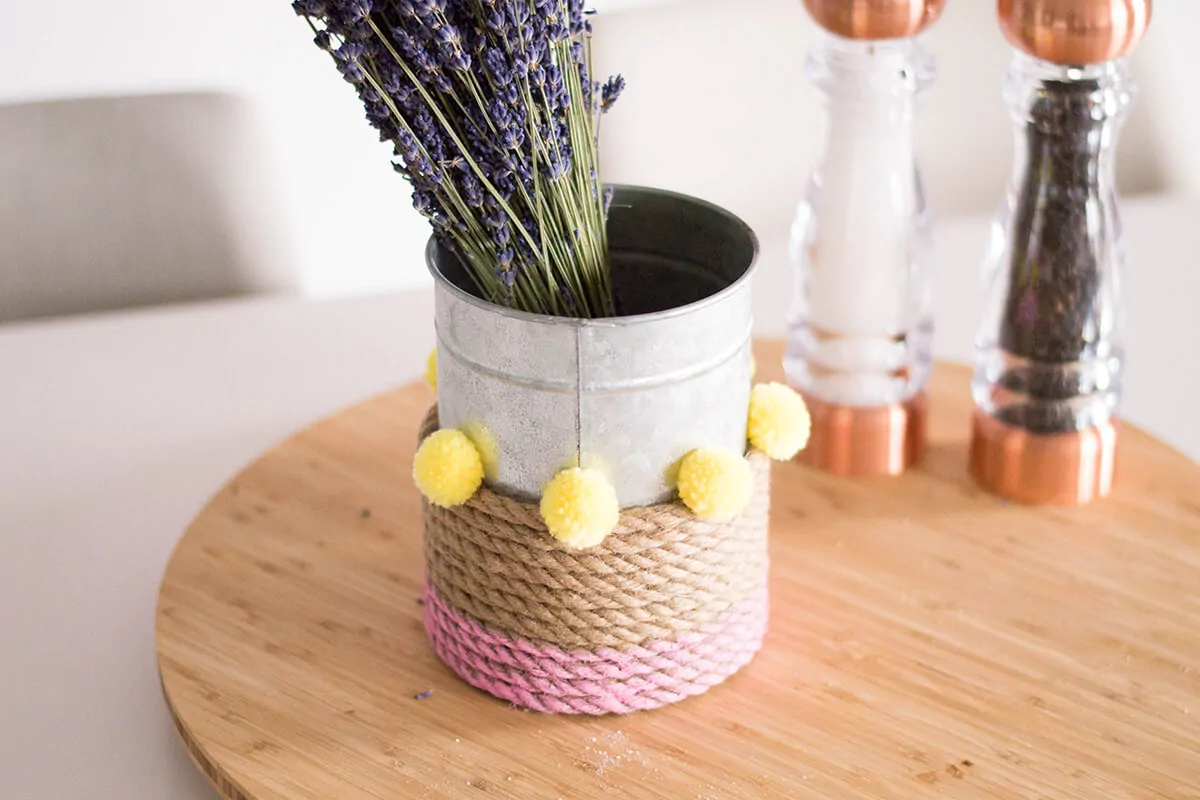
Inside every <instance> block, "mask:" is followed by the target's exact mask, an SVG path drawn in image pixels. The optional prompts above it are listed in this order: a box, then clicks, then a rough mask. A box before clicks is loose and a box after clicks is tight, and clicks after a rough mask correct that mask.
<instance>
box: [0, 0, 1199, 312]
mask: <svg viewBox="0 0 1200 800" xmlns="http://www.w3.org/2000/svg"><path fill="white" fill-rule="evenodd" d="M641 1H642V2H645V1H646V0H641ZM608 2H609V4H610V5H612V6H613V7H616V8H618V11H617V12H616V13H612V14H609V15H607V16H604V15H602V16H601V17H600V19H599V21H598V24H597V48H598V59H599V61H600V63H601V65H602V66H604V67H607V68H609V69H611V70H612V71H621V72H624V73H625V74H626V76H627V77H628V78H629V82H630V88H629V90H628V92H627V94H626V96H625V98H624V99H623V100H622V102H621V104H620V105H619V106H618V108H617V110H616V111H615V112H614V113H613V115H612V116H610V117H609V118H608V119H607V120H606V123H605V136H606V139H605V147H606V150H605V152H606V156H605V164H606V168H607V170H608V173H607V177H608V178H609V179H614V180H622V181H630V182H637V183H648V184H657V185H662V186H666V187H670V188H678V189H682V190H685V191H690V192H694V193H696V194H699V195H702V196H705V197H707V198H710V199H712V200H715V201H718V202H722V203H725V204H727V205H729V206H730V207H731V208H733V209H734V210H736V211H738V212H739V213H742V214H743V215H744V216H745V217H746V218H747V219H748V220H749V221H750V222H751V223H752V224H754V225H755V226H756V227H758V228H759V229H760V230H761V231H763V232H764V235H771V234H770V232H772V231H776V230H780V229H782V228H783V227H784V226H786V224H787V221H788V219H789V218H790V216H791V211H792V205H793V204H794V202H795V200H796V198H797V196H798V195H799V192H800V188H801V186H802V183H803V180H804V177H805V173H806V172H807V170H808V167H809V165H810V162H811V158H812V154H813V151H814V149H815V147H816V143H817V137H818V135H819V130H820V129H819V116H818V113H817V111H818V106H817V98H816V95H815V92H813V91H812V90H811V88H810V87H809V86H808V85H807V84H806V82H805V81H804V79H803V76H802V66H803V60H804V57H805V55H806V52H807V51H808V49H809V48H810V46H811V45H812V43H813V41H814V35H815V31H814V28H813V25H812V24H811V22H810V21H809V20H808V18H807V17H806V16H805V14H804V12H803V9H802V6H801V4H800V2H799V0H682V2H674V3H670V2H668V0H651V1H650V7H649V8H646V9H638V10H620V8H619V7H620V6H628V5H629V4H630V3H637V2H639V0H608ZM992 9H993V4H992V3H991V2H987V1H986V0H952V2H951V3H950V4H949V8H948V10H947V12H946V16H945V19H944V20H943V21H942V22H941V23H940V24H939V25H938V26H937V27H936V28H935V30H934V31H933V33H932V34H931V36H930V37H929V46H930V47H931V48H932V49H933V50H934V51H935V53H937V55H938V56H939V60H940V63H941V78H940V81H939V83H938V84H937V86H936V87H935V88H934V89H933V90H932V91H931V92H930V94H929V95H928V101H927V106H926V109H925V115H924V117H923V120H922V125H923V133H924V138H923V155H924V165H925V171H926V176H927V180H928V184H929V187H930V193H931V196H932V201H933V205H934V210H935V213H937V214H938V215H939V216H948V215H956V214H961V213H968V212H977V211H985V210H989V209H990V208H991V207H992V206H993V205H994V203H995V201H996V198H997V197H998V196H999V193H1000V191H1001V188H1002V184H1003V181H1004V179H1005V177H1006V175H1007V171H1008V168H1009V167H1008V153H1009V146H1010V145H1009V140H1010V136H1011V133H1010V129H1009V123H1008V119H1007V116H1006V112H1005V110H1004V108H1003V107H1002V105H1001V104H1000V101H999V97H998V86H999V80H1000V75H1001V73H1002V71H1003V70H1004V68H1005V66H1006V64H1007V60H1008V51H1007V49H1006V47H1005V45H1004V43H1003V41H1002V40H1001V38H1000V36H999V34H998V33H997V32H996V27H995V24H994V21H993V17H992V13H993V11H992ZM5 23H6V30H7V31H9V34H8V35H7V36H6V37H5V40H4V44H3V45H2V46H0V104H5V103H18V102H23V101H31V100H44V99H54V98H75V97H81V96H82V97H88V96H98V95H100V96H103V95H114V94H128V93H134V94H145V93H158V92H166V93H177V92H187V91H206V92H212V91H216V92H230V93H233V94H236V95H238V96H241V97H243V98H245V99H246V101H247V103H246V108H247V109H249V112H248V120H249V122H248V124H247V132H246V141H247V147H248V148H249V151H250V152H253V153H255V154H256V155H255V156H254V158H253V159H250V161H251V163H250V164H249V165H246V166H241V167H238V169H255V170H257V171H258V172H259V173H260V175H259V184H260V185H262V186H269V187H274V188H275V190H274V191H273V192H263V194H262V196H266V197H273V198H274V199H273V201H270V202H268V201H263V202H262V203H259V204H257V205H258V206H265V205H268V204H269V205H271V207H270V208H261V216H255V211H254V208H246V207H245V206H243V207H242V208H240V209H239V210H238V214H239V217H240V218H241V220H242V221H241V226H240V228H241V231H242V232H243V234H244V235H246V236H253V235H255V232H257V235H259V236H260V237H268V236H269V237H272V238H276V239H279V240H280V241H278V242H276V243H275V245H274V246H272V247H267V246H258V247H251V248H249V249H248V252H251V253H257V254H259V255H256V256H252V258H259V259H261V260H263V261H264V262H265V260H267V259H270V260H272V263H270V264H267V263H262V264H261V265H260V266H261V268H262V272H263V274H264V275H265V276H267V277H266V278H265V280H266V282H267V283H269V284H270V286H269V287H267V288H276V289H287V288H293V289H296V290H299V291H302V292H305V293H307V294H312V295H333V294H341V293H348V292H362V291H374V290H378V289H396V288H405V287H409V286H414V285H420V284H423V283H424V282H425V281H426V280H427V278H426V276H425V271H424V267H423V265H422V255H421V251H422V248H423V244H424V240H425V237H426V235H427V234H426V229H425V225H424V222H423V220H421V219H420V218H419V217H418V216H417V215H416V214H415V212H413V211H411V209H410V206H409V200H408V197H407V186H406V184H405V183H404V182H403V181H402V180H400V179H399V178H398V177H397V176H395V175H394V174H393V173H392V172H391V170H390V168H389V167H388V155H389V153H388V149H387V147H386V146H383V145H379V144H378V143H377V142H376V141H375V136H374V134H373V132H372V131H371V129H370V128H369V127H368V125H367V124H366V122H365V121H364V120H363V119H362V111H361V108H360V107H359V106H358V104H357V101H356V100H355V98H354V96H353V93H352V92H351V91H350V89H349V87H347V86H346V85H345V84H343V83H342V82H341V80H340V78H339V76H338V75H337V73H336V71H335V70H334V69H333V67H332V66H331V65H330V64H329V63H328V61H327V56H325V55H324V54H323V53H321V52H319V51H318V50H317V49H316V48H315V47H313V46H312V45H311V43H310V41H309V38H310V37H309V35H308V32H307V28H306V26H305V25H304V23H303V22H302V21H301V20H299V19H297V18H296V17H295V16H294V15H293V14H292V12H291V10H290V6H289V3H288V0H254V2H245V1H244V0H208V2H205V3H188V2H184V1H183V0H110V2H108V3H104V4H96V3H91V2H84V0H37V2H26V3H16V2H10V3H9V4H8V8H6V14H5ZM1198 23H1200V3H1194V2H1193V3H1187V2H1173V3H1170V4H1162V5H1161V7H1160V8H1158V9H1156V19H1155V21H1154V25H1153V27H1152V31H1151V35H1150V38H1149V40H1148V41H1147V43H1146V45H1145V46H1144V48H1143V54H1142V55H1141V56H1139V59H1138V60H1137V62H1136V66H1137V67H1138V71H1139V74H1141V76H1142V79H1143V81H1144V82H1145V83H1146V84H1147V86H1146V92H1145V94H1146V97H1145V100H1144V102H1143V104H1142V106H1140V107H1139V109H1138V114H1137V116H1135V118H1134V121H1133V123H1132V124H1131V126H1130V128H1129V130H1128V135H1127V137H1126V140H1125V143H1124V147H1123V151H1124V152H1123V156H1124V157H1123V160H1122V165H1121V176H1122V182H1123V184H1124V186H1125V188H1126V190H1129V191H1145V190H1156V189H1159V188H1176V189H1190V190H1195V191H1200V155H1197V148H1196V147H1195V146H1193V145H1192V144H1191V143H1190V141H1189V139H1190V138H1191V135H1192V134H1191V132H1192V131H1195V130H1197V129H1198V126H1200V117H1198V116H1197V115H1198V114H1200V111H1197V109H1198V108H1200V106H1198V105H1197V104H1196V103H1195V102H1194V101H1193V100H1192V98H1191V96H1190V95H1191V92H1192V91H1193V90H1194V84H1193V82H1192V81H1190V80H1188V76H1192V77H1193V78H1194V76H1196V75H1197V74H1198V73H1200V69H1198V68H1197V67H1198V65H1200V61H1198V60H1197V59H1198V57H1197V55H1196V50H1195V48H1194V46H1193V45H1192V44H1191V42H1190V40H1188V39H1187V38H1186V37H1187V32H1188V31H1193V30H1196V29H1197V27H1198ZM1188 114H1190V115H1191V116H1190V120H1191V124H1190V125H1189V126H1188V127H1184V126H1183V125H1182V124H1179V122H1178V121H1179V120H1184V119H1188V117H1187V115H1188ZM43 157H44V158H46V159H48V160H49V161H51V162H52V161H53V159H54V153H53V152H47V153H45V154H43ZM243 161H244V160H243ZM231 163H232V162H231ZM1164 168H1165V169H1166V172H1164ZM242 178H243V179H244V176H242ZM4 191H8V192H9V196H10V202H19V201H20V198H19V197H15V194H14V190H13V189H12V187H8V188H7V189H6V188H5V187H3V186H0V193H3V192H4ZM14 197H15V199H13V198H14ZM2 198H3V194H0V199H2ZM0 209H3V202H0ZM4 222H5V220H4V219H3V218H0V236H3V235H5V231H4V228H3V224H4ZM61 225H62V226H63V229H64V231H67V230H69V228H70V220H63V221H61ZM258 244H260V245H261V244H262V243H261V242H260V243H258ZM278 261H286V262H287V263H286V264H285V265H283V267H282V268H281V266H280V264H279V263H276V262H278ZM2 286H3V281H2V280H0V287H2Z"/></svg>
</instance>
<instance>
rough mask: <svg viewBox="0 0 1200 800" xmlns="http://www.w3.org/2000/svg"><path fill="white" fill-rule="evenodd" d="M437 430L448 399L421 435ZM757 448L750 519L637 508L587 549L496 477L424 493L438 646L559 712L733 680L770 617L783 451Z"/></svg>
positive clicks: (449, 660)
mask: <svg viewBox="0 0 1200 800" xmlns="http://www.w3.org/2000/svg"><path fill="white" fill-rule="evenodd" d="M435 430H437V414H436V410H434V411H431V412H430V414H429V416H428V417H427V418H426V420H425V424H424V426H423V428H422V431H421V438H422V439H424V438H425V437H426V436H428V435H429V434H430V433H432V432H433V431H435ZM749 458H750V463H751V467H752V470H753V473H754V478H755V490H754V499H753V501H752V502H751V504H750V507H749V508H747V510H746V511H745V512H744V513H743V514H742V515H741V516H739V517H738V518H737V519H735V520H733V521H731V522H729V523H725V524H713V523H707V522H702V521H700V520H698V519H696V518H695V517H694V516H693V515H692V514H691V512H690V511H688V510H687V509H686V508H685V507H683V506H682V505H680V504H678V503H670V504H663V505H658V506H650V507H646V508H637V509H627V510H625V511H624V512H623V513H622V515H621V521H620V523H619V525H618V526H617V529H616V530H615V531H614V532H613V533H612V534H611V535H610V536H609V537H608V538H607V539H606V540H605V541H604V543H603V544H601V545H600V546H598V547H595V548H592V549H590V550H585V551H575V550H570V549H568V548H566V547H564V546H563V545H562V544H560V543H559V542H557V541H556V540H555V539H554V538H553V537H552V536H551V535H550V533H549V532H548V531H547V530H546V526H545V524H544V523H543V522H542V518H541V514H540V512H539V509H538V506H537V504H534V503H524V502H520V501H517V500H513V499H511V498H508V497H505V496H503V495H499V494H497V493H495V492H492V491H490V490H488V489H487V488H481V489H480V490H479V491H478V492H477V493H476V495H475V496H474V497H473V498H472V499H471V500H470V501H469V502H468V503H467V504H466V505H464V506H460V507H457V508H449V509H446V508H440V507H437V506H433V505H432V504H429V503H424V505H423V513H424V521H425V563H426V570H427V572H426V580H427V590H426V593H427V597H426V623H425V624H426V631H427V633H428V635H429V638H430V641H431V643H432V645H433V647H434V649H435V651H436V652H437V653H438V655H439V656H440V657H441V659H442V660H443V661H444V662H445V663H446V664H447V665H448V666H449V667H450V668H451V669H453V670H454V671H455V672H456V673H458V674H459V675H460V676H461V677H463V678H464V679H465V680H466V681H467V682H468V683H471V684H472V685H474V686H476V687H478V688H481V689H483V690H484V691H487V692H489V693H490V694H493V695H495V696H497V697H500V698H502V699H505V700H509V701H510V702H513V703H515V704H517V705H520V706H524V707H527V708H531V709H534V710H538V711H546V712H551V713H574V714H607V713H624V712H629V711H634V710H639V709H648V708H655V707H657V706H660V705H664V704H666V703H671V702H675V701H677V700H680V699H683V698H684V697H687V696H690V695H695V694H699V693H700V692H703V691H705V690H706V689H708V688H709V687H711V686H713V685H715V684H717V683H720V682H721V681H723V680H724V679H726V678H728V677H729V676H730V675H732V674H733V673H735V672H737V671H738V670H739V669H741V667H743V666H744V665H745V664H746V663H748V662H749V661H750V659H751V658H753V656H754V654H755V653H756V652H757V651H758V649H759V647H760V646H761V643H762V637H763V634H764V633H765V630H766V618H767V613H766V612H767V594H766V581H767V517H768V510H769V509H768V507H769V496H770V492H769V486H770V462H769V461H768V459H767V458H766V456H764V455H762V454H761V453H757V452H755V453H752V454H751V455H750V457H749Z"/></svg>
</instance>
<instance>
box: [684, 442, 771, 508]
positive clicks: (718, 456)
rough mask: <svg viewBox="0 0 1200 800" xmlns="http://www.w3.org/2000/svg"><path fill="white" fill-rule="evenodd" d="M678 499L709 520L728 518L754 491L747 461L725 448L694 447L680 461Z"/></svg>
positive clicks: (744, 505)
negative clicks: (696, 448)
mask: <svg viewBox="0 0 1200 800" xmlns="http://www.w3.org/2000/svg"><path fill="white" fill-rule="evenodd" d="M678 487H679V499H680V500H682V501H683V503H684V505H686V506H687V507H688V508H690V509H691V510H692V513H693V514H695V515H696V516H697V517H699V518H700V519H703V520H708V521H709V522H728V521H729V520H731V519H733V518H734V517H736V516H737V515H738V514H740V513H742V512H743V511H745V510H746V506H748V505H749V504H750V497H751V495H753V493H754V475H753V474H752V473H751V472H750V464H749V463H747V461H746V459H745V458H744V457H743V456H741V455H740V454H738V453H735V452H733V451H732V450H727V449H725V448H713V449H706V448H701V449H699V450H693V451H692V452H690V453H688V454H687V455H686V456H684V457H683V461H682V462H681V463H680V465H679V484H678Z"/></svg>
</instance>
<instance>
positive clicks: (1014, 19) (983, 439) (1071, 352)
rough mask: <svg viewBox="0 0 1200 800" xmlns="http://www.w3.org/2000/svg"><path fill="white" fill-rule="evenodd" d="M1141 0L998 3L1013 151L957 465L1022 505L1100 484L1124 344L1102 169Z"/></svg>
mask: <svg viewBox="0 0 1200 800" xmlns="http://www.w3.org/2000/svg"><path fill="white" fill-rule="evenodd" d="M1150 5H1151V0H999V17H1000V25H1001V28H1002V29H1003V31H1004V34H1005V36H1006V37H1007V38H1008V40H1009V42H1010V43H1011V44H1012V45H1013V46H1014V47H1016V48H1017V54H1016V58H1015V61H1014V62H1013V66H1012V68H1011V69H1010V70H1009V73H1008V77H1007V80H1006V84H1005V95H1006V99H1007V101H1008V104H1009V106H1010V108H1011V109H1012V112H1013V116H1014V118H1015V120H1016V129H1017V130H1016V134H1017V141H1016V154H1017V155H1016V164H1015V169H1014V171H1013V178H1012V183H1011V185H1010V187H1009V191H1008V196H1007V199H1006V201H1005V203H1004V205H1003V208H1002V210H1001V213H1000V217H999V219H998V221H997V224H996V226H995V227H994V229H993V230H994V233H993V235H994V237H995V240H994V241H993V243H992V246H991V248H990V253H991V256H990V259H989V262H988V264H987V265H986V267H985V269H986V276H985V277H986V279H987V286H988V297H987V304H986V307H985V309H986V310H985V312H984V314H985V315H984V321H983V326H982V329H981V331H980V335H979V338H978V340H977V342H976V356H975V376H974V381H973V383H972V391H973V394H974V399H975V419H974V430H973V432H972V442H971V472H972V474H973V475H974V477H975V479H976V480H977V481H978V482H979V483H980V484H981V485H982V486H983V487H985V488H986V489H988V490H989V491H991V492H992V493H994V494H997V495H999V496H1001V497H1004V498H1007V499H1010V500H1014V501H1017V502H1022V503H1031V504H1055V505H1076V504H1081V503H1087V502H1090V501H1091V500H1094V499H1096V498H1099V497H1103V496H1105V495H1107V494H1108V493H1109V492H1110V491H1111V489H1112V480H1113V466H1114V462H1115V456H1116V442H1117V425H1116V420H1117V412H1118V406H1119V403H1120V398H1121V376H1122V360H1123V355H1122V351H1121V343H1120V324H1121V316H1122V306H1121V296H1120V289H1121V269H1122V265H1121V258H1122V251H1121V239H1120V237H1121V225H1120V220H1119V216H1118V212H1117V199H1116V186H1115V177H1114V168H1113V159H1114V149H1115V141H1116V137H1117V131H1118V128H1119V127H1120V124H1121V121H1122V119H1123V117H1124V115H1125V111H1126V110H1127V108H1128V107H1129V105H1130V103H1131V101H1132V99H1133V94H1134V87H1133V82H1132V79H1131V77H1130V74H1129V71H1128V68H1127V67H1126V65H1125V62H1124V60H1123V56H1125V55H1126V54H1128V52H1129V51H1130V50H1132V49H1133V48H1134V47H1135V46H1136V45H1137V43H1138V42H1139V41H1140V39H1141V38H1142V35H1143V34H1144V33H1145V30H1146V26H1147V24H1148V22H1149V19H1150Z"/></svg>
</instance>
